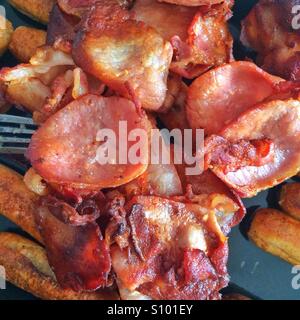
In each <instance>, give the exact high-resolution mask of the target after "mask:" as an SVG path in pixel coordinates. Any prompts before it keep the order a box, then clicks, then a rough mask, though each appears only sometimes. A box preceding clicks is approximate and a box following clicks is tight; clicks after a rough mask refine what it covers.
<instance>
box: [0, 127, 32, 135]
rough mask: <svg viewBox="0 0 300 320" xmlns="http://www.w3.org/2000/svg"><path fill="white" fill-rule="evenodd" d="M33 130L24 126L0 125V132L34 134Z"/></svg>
mask: <svg viewBox="0 0 300 320" xmlns="http://www.w3.org/2000/svg"><path fill="white" fill-rule="evenodd" d="M34 132H35V130H32V129H26V128H13V127H1V126H0V133H12V134H30V135H32V134H34Z"/></svg>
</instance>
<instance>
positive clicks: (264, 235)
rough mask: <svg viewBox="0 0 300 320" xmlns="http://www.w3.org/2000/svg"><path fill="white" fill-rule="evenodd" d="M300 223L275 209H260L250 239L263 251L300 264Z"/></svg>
mask: <svg viewBox="0 0 300 320" xmlns="http://www.w3.org/2000/svg"><path fill="white" fill-rule="evenodd" d="M299 234H300V221H297V220H295V219H293V218H291V217H289V216H287V215H285V214H284V213H282V212H280V211H278V210H275V209H260V210H258V211H257V212H256V214H255V217H254V220H253V221H252V224H251V227H250V230H249V233H248V235H249V238H250V239H251V240H252V241H253V242H254V243H255V244H256V245H257V246H258V247H260V248H261V249H263V250H264V251H267V252H269V253H271V254H273V255H275V256H278V257H280V258H282V259H284V260H286V261H287V262H289V263H291V264H293V265H298V264H300V237H299Z"/></svg>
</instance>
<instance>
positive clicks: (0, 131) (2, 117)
mask: <svg viewBox="0 0 300 320" xmlns="http://www.w3.org/2000/svg"><path fill="white" fill-rule="evenodd" d="M36 128H37V126H36V125H35V124H34V122H33V120H32V119H31V118H27V117H19V116H12V115H7V114H0V154H24V153H25V152H26V149H27V147H28V145H29V143H30V140H31V136H32V134H33V133H34V132H35V129H36Z"/></svg>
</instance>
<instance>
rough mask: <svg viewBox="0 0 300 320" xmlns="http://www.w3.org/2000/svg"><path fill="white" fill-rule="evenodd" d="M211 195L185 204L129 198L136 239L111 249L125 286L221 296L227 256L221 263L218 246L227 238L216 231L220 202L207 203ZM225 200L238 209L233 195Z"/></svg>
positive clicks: (178, 295) (154, 293)
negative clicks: (212, 214) (214, 216)
mask: <svg viewBox="0 0 300 320" xmlns="http://www.w3.org/2000/svg"><path fill="white" fill-rule="evenodd" d="M212 199H213V198H211V200H205V197H204V196H203V199H202V200H201V201H200V202H199V203H196V202H195V203H180V202H177V201H171V200H166V199H162V198H158V197H143V196H139V197H134V198H133V199H132V200H131V201H130V202H129V203H127V204H126V211H127V221H128V225H129V227H130V231H131V234H130V236H131V241H129V243H128V247H126V248H123V249H122V250H121V249H120V248H119V247H118V246H117V245H114V246H113V247H112V249H111V250H112V264H113V268H114V271H115V272H116V274H117V277H118V282H119V283H120V285H121V286H122V288H125V289H127V290H129V291H134V290H137V291H138V292H140V293H142V294H143V295H145V296H149V297H151V298H153V299H162V298H163V299H209V298H212V297H215V298H217V297H218V296H219V295H218V293H217V292H218V290H219V289H220V288H221V287H222V286H224V285H226V283H227V281H228V277H227V272H226V260H227V255H226V254H225V251H224V255H223V258H224V260H223V262H221V259H220V258H221V257H220V256H221V255H220V251H219V255H217V251H216V250H218V248H220V246H221V247H222V246H225V247H226V246H227V242H226V240H225V242H224V243H223V244H221V243H220V240H219V237H218V236H217V237H214V236H212V234H215V233H214V231H213V230H214V229H213V228H211V227H210V223H209V219H208V220H207V218H208V217H207V213H208V212H215V213H216V211H215V210H216V208H217V207H216V206H209V207H207V206H206V205H207V203H212V202H211V201H213V200H212ZM207 201H208V202H207ZM223 201H224V203H223V204H225V203H227V205H228V204H229V207H230V209H229V211H231V210H233V211H235V210H236V207H235V206H234V205H233V206H232V201H231V200H229V199H227V198H226V197H224V196H223ZM225 207H226V205H225ZM225 207H223V208H225ZM217 210H220V211H222V210H224V209H221V207H218V209H217ZM226 210H227V209H225V211H226ZM225 211H223V212H225ZM217 257H218V258H217ZM221 265H222V266H221Z"/></svg>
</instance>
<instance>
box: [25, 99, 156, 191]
mask: <svg viewBox="0 0 300 320" xmlns="http://www.w3.org/2000/svg"><path fill="white" fill-rule="evenodd" d="M120 121H125V122H126V123H127V130H128V133H130V132H131V131H132V130H134V129H139V130H140V131H139V132H143V134H144V136H145V138H147V134H148V133H149V128H150V125H149V122H148V119H147V117H146V116H145V115H140V114H138V113H137V110H136V107H135V105H134V104H133V103H132V102H131V101H129V100H127V99H124V98H118V97H110V98H104V97H100V96H96V95H85V96H84V97H82V98H80V99H77V100H75V101H73V102H72V103H70V104H69V105H68V106H66V107H65V108H63V109H62V110H60V111H58V112H57V113H55V114H54V115H53V116H51V117H50V118H49V119H48V120H47V121H46V122H45V123H44V124H43V125H42V126H41V127H40V128H39V129H38V130H37V132H36V133H35V134H34V135H33V137H32V140H31V143H30V146H29V149H28V152H27V157H28V158H29V159H30V161H31V164H32V166H33V167H34V168H35V170H36V171H37V172H38V173H39V174H40V175H41V176H42V177H43V178H44V179H45V180H46V181H48V182H50V183H57V184H60V185H65V186H68V187H74V188H79V189H88V190H95V189H96V190H98V189H101V188H108V187H116V186H120V185H122V184H124V183H127V182H129V181H131V180H133V179H135V178H136V177H138V176H139V175H141V174H142V173H143V172H144V171H145V170H146V169H147V164H148V143H145V144H143V145H142V146H141V147H140V149H139V152H140V158H139V159H138V160H139V161H137V162H138V163H137V164H132V163H131V162H130V161H129V160H128V158H127V164H118V163H119V162H118V159H119V157H118V156H119V155H118V153H119V148H120V145H119V123H120ZM101 129H109V130H112V132H113V134H115V135H116V146H114V145H113V143H114V142H113V141H112V140H109V141H108V142H107V143H108V145H106V146H105V143H104V141H100V140H101V139H100V140H99V139H98V133H99V131H100V130H101ZM100 132H101V131H100ZM126 138H128V137H126ZM102 139H103V137H102ZM123 139H125V138H124V137H122V143H123V142H124V141H123ZM97 140H98V141H97ZM136 142H137V141H135V142H133V141H128V150H126V152H129V150H130V148H131V147H132V146H133V145H134V144H135V143H136ZM147 142H148V140H147ZM103 143H104V145H103ZM111 144H112V145H111ZM109 146H110V148H112V147H113V148H115V147H116V154H115V157H114V156H113V155H112V157H111V158H110V161H109V162H107V163H104V164H103V163H102V161H100V160H99V159H98V155H99V150H100V151H101V150H102V149H101V148H109ZM99 148H100V149H99ZM114 150H115V149H114ZM102 151H103V152H104V151H105V150H102ZM102 151H101V152H100V157H101V156H103V154H104V153H103V152H102ZM127 155H128V153H126V155H125V156H127ZM122 156H124V155H122ZM98 160H99V161H100V162H99V161H98ZM100 163H101V164H100Z"/></svg>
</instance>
